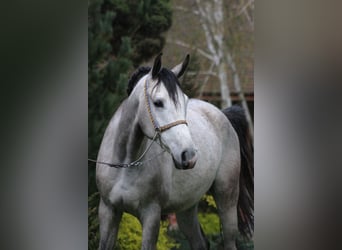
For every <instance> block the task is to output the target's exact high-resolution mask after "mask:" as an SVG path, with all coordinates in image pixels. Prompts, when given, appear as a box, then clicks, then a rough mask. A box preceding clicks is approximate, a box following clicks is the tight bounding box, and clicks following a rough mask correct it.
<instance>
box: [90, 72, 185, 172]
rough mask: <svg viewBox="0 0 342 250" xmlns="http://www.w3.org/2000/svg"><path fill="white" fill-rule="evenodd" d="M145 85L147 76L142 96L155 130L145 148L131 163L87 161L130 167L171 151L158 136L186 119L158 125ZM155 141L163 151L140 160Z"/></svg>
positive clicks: (110, 165) (115, 166) (183, 122)
mask: <svg viewBox="0 0 342 250" xmlns="http://www.w3.org/2000/svg"><path fill="white" fill-rule="evenodd" d="M147 85H148V82H147V78H146V80H145V84H144V96H145V102H146V107H147V112H148V114H149V117H150V120H151V122H152V124H153V127H154V130H155V134H154V136H153V138H152V141H151V143H150V144H149V145H148V147H147V148H146V150H145V151H144V152H143V153H142V155H141V156H140V157H139V158H138V159H136V160H135V161H133V162H131V163H109V162H103V161H97V160H93V159H89V158H88V161H90V162H95V163H97V164H103V165H107V166H109V167H114V168H128V167H132V166H134V167H136V166H140V165H142V164H143V163H145V162H148V161H150V160H153V159H154V158H156V157H158V156H159V155H161V154H162V153H164V152H165V151H166V152H168V153H170V154H171V152H170V150H169V149H168V148H167V146H166V145H164V143H162V141H161V138H160V133H162V132H164V131H165V130H168V129H170V128H172V127H174V126H177V125H180V124H185V125H188V123H187V122H186V120H178V121H175V122H171V123H169V124H166V125H164V126H158V124H157V121H156V120H154V118H153V115H152V111H151V105H150V99H149V98H148V94H147V87H148V86H147ZM157 138H159V142H157V141H156V139H157ZM155 141H156V142H157V143H158V144H159V146H160V147H161V148H162V149H163V151H162V152H160V153H159V154H157V155H155V156H153V157H151V158H149V159H147V160H145V161H141V159H142V158H143V157H144V156H145V155H146V154H147V152H148V151H149V150H150V148H151V146H152V144H153V142H155Z"/></svg>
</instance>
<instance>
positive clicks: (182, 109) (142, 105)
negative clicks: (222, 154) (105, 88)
mask: <svg viewBox="0 0 342 250" xmlns="http://www.w3.org/2000/svg"><path fill="white" fill-rule="evenodd" d="M161 55H162V54H159V55H158V56H157V57H156V58H155V60H154V64H153V67H152V68H151V70H150V71H149V73H148V74H147V75H146V76H145V77H143V78H142V79H141V80H140V81H141V84H142V85H143V91H142V92H143V93H142V94H141V95H140V101H139V112H138V119H139V124H140V127H141V129H142V131H143V133H144V134H145V135H146V136H147V137H149V138H153V137H154V135H158V136H159V139H160V144H161V146H162V147H164V148H165V149H166V150H167V151H169V152H170V154H171V155H172V158H173V161H174V163H175V166H176V168H178V169H191V168H193V167H194V166H195V164H196V160H197V153H196V149H195V146H194V143H193V140H192V138H191V134H190V130H189V127H188V124H187V121H186V111H187V103H188V100H189V99H188V97H187V96H186V95H185V94H184V93H183V91H182V90H181V88H180V84H179V81H178V78H179V77H181V76H182V75H183V74H184V71H185V69H186V67H187V66H188V63H189V55H187V56H186V58H185V60H184V61H183V62H182V63H180V64H179V65H177V66H175V67H174V68H173V69H171V70H168V69H166V68H162V64H161Z"/></svg>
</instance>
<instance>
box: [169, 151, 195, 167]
mask: <svg viewBox="0 0 342 250" xmlns="http://www.w3.org/2000/svg"><path fill="white" fill-rule="evenodd" d="M173 161H174V163H175V166H176V168H177V169H183V170H186V169H192V168H194V167H195V165H196V162H197V152H196V150H194V149H186V150H184V151H183V152H182V153H181V157H180V160H176V159H175V157H173Z"/></svg>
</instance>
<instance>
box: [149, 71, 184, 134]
mask: <svg viewBox="0 0 342 250" xmlns="http://www.w3.org/2000/svg"><path fill="white" fill-rule="evenodd" d="M147 84H148V82H147V78H146V80H145V85H144V96H145V101H146V107H147V112H148V114H149V117H150V120H151V122H152V124H153V127H154V130H155V131H157V132H159V133H162V132H164V131H166V130H168V129H170V128H172V127H174V126H177V125H180V124H185V125H188V123H187V122H186V120H177V121H175V122H171V123H169V124H166V125H164V126H158V125H157V124H158V123H157V121H156V120H154V118H153V115H152V111H151V104H150V98H149V97H148V94H147Z"/></svg>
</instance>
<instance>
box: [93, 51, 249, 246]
mask: <svg viewBox="0 0 342 250" xmlns="http://www.w3.org/2000/svg"><path fill="white" fill-rule="evenodd" d="M188 63H189V55H187V56H186V58H185V60H184V61H183V62H182V63H180V64H179V65H177V66H176V67H174V68H173V69H171V70H168V69H166V68H163V67H162V65H161V54H160V55H159V56H157V57H156V59H155V60H154V64H153V67H152V68H149V67H141V68H139V69H138V70H137V71H136V72H135V73H134V74H133V76H132V77H131V79H130V81H129V85H128V90H127V92H128V98H126V99H125V100H124V101H123V102H122V104H121V105H120V107H119V108H118V109H117V111H116V113H115V114H114V116H113V117H112V119H111V121H110V122H109V125H108V127H107V129H106V132H105V134H104V136H103V140H102V143H101V147H100V150H99V153H98V158H97V165H96V181H97V187H98V190H99V192H100V196H101V199H100V204H99V221H100V245H99V249H101V250H104V249H113V246H114V245H115V242H116V238H117V233H118V229H119V223H120V220H121V217H122V214H123V212H128V213H130V214H132V215H134V216H136V217H137V218H138V219H139V221H140V222H141V224H142V232H143V233H142V234H143V235H142V246H141V249H148V250H153V249H156V243H157V240H158V233H159V227H160V219H161V215H162V214H166V213H170V212H175V213H176V216H177V221H178V225H179V228H180V230H181V231H182V232H183V233H184V234H185V236H186V237H187V239H188V240H189V243H190V246H191V248H192V249H208V247H209V246H208V241H207V240H206V238H205V235H204V233H203V231H202V229H201V226H200V224H199V221H198V218H197V206H198V202H199V201H200V199H201V198H202V197H203V195H204V194H206V193H207V192H210V193H211V194H212V195H213V197H214V199H215V202H216V204H217V211H218V214H219V217H220V221H221V225H222V235H223V240H224V249H236V244H235V240H236V236H237V233H238V230H239V229H240V232H241V233H243V234H250V233H251V232H252V226H253V198H254V196H253V186H254V183H253V176H254V172H253V158H252V155H253V154H252V153H253V152H252V151H253V148H252V146H251V139H250V137H249V135H248V129H247V126H246V120H245V117H244V115H243V113H241V110H240V109H239V108H237V107H235V108H230V109H226V110H224V111H223V112H222V111H221V110H219V109H217V108H216V107H215V106H213V105H211V104H209V103H207V102H204V101H200V100H196V99H189V98H188V97H187V96H186V95H185V94H184V93H183V92H182V90H181V88H180V83H179V81H178V78H179V77H181V76H182V75H183V74H184V71H185V69H186V67H187V65H188ZM227 118H229V119H227ZM234 127H235V128H234Z"/></svg>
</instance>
